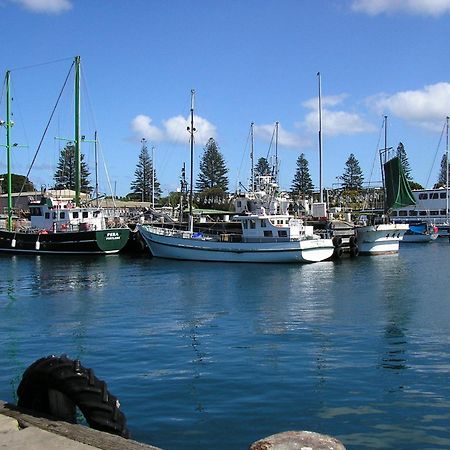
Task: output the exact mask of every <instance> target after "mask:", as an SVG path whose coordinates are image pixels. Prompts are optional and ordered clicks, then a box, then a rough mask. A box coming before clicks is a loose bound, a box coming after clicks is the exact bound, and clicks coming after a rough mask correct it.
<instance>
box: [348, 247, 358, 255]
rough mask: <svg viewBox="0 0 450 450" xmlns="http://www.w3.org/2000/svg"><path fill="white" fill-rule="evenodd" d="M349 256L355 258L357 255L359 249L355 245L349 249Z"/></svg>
mask: <svg viewBox="0 0 450 450" xmlns="http://www.w3.org/2000/svg"><path fill="white" fill-rule="evenodd" d="M349 251H350V256H352V257H355V256H358V255H359V248H358V246H357V245H355V246H354V247H350V250H349Z"/></svg>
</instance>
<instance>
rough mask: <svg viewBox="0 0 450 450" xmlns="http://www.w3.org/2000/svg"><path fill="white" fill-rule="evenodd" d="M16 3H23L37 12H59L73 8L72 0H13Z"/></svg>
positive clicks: (25, 6)
mask: <svg viewBox="0 0 450 450" xmlns="http://www.w3.org/2000/svg"><path fill="white" fill-rule="evenodd" d="M13 1H14V2H15V3H18V4H20V5H22V6H23V7H24V8H25V9H28V10H30V11H33V12H37V13H49V14H58V13H61V12H64V11H69V10H70V9H72V3H71V2H70V0H13Z"/></svg>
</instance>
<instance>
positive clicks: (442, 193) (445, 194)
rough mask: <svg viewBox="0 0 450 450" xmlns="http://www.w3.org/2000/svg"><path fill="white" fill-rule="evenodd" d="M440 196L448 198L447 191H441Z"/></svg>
mask: <svg viewBox="0 0 450 450" xmlns="http://www.w3.org/2000/svg"><path fill="white" fill-rule="evenodd" d="M439 198H447V192H441V193H440V194H439Z"/></svg>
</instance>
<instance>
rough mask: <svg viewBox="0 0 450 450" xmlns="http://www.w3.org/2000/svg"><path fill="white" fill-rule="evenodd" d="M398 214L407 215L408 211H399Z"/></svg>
mask: <svg viewBox="0 0 450 450" xmlns="http://www.w3.org/2000/svg"><path fill="white" fill-rule="evenodd" d="M398 215H399V216H407V215H408V211H399V212H398Z"/></svg>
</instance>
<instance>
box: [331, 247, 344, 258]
mask: <svg viewBox="0 0 450 450" xmlns="http://www.w3.org/2000/svg"><path fill="white" fill-rule="evenodd" d="M343 251H344V250H343V249H342V247H334V250H333V259H341V258H342V253H343Z"/></svg>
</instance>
